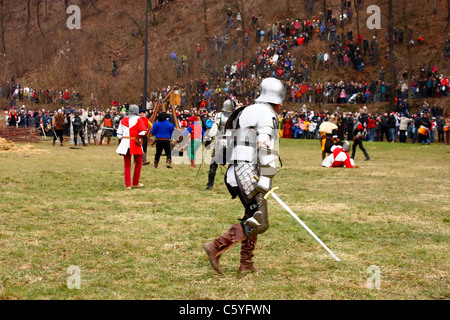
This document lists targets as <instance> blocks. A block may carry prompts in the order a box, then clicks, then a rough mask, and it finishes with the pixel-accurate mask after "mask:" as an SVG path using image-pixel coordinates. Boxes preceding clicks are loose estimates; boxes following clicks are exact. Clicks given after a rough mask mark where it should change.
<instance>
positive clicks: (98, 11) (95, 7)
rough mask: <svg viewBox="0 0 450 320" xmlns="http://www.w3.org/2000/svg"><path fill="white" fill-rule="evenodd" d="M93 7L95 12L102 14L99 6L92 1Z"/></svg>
mask: <svg viewBox="0 0 450 320" xmlns="http://www.w3.org/2000/svg"><path fill="white" fill-rule="evenodd" d="M91 5H92V6H93V7H94V9H95V11H97V13H100V10H98V8H97V6H96V5H95V2H94V0H91Z"/></svg>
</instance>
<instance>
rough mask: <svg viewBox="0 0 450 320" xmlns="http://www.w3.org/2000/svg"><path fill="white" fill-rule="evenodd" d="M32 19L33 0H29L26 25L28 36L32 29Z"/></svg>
mask: <svg viewBox="0 0 450 320" xmlns="http://www.w3.org/2000/svg"><path fill="white" fill-rule="evenodd" d="M30 19H31V0H27V24H26V26H25V36H28V32H29V31H30Z"/></svg>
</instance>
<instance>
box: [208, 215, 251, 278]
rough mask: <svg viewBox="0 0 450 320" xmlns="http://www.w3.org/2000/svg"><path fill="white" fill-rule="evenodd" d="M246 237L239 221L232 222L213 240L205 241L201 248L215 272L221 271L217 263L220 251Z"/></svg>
mask: <svg viewBox="0 0 450 320" xmlns="http://www.w3.org/2000/svg"><path fill="white" fill-rule="evenodd" d="M244 239H246V236H245V234H244V231H243V230H242V226H241V224H240V223H235V224H233V225H232V226H231V227H230V229H229V230H228V231H227V232H225V233H224V234H223V235H221V236H220V237H218V238H216V239H215V240H214V241H211V242H208V243H205V244H204V245H203V248H204V249H205V251H206V254H207V255H208V258H209V262H210V263H211V266H212V267H213V268H214V270H216V271H217V273H222V269H221V268H220V265H219V259H220V256H221V255H222V253H224V252H225V251H226V250H228V249H231V248H232V247H233V246H234V245H235V244H237V243H238V242H240V241H243V240H244Z"/></svg>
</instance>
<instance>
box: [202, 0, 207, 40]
mask: <svg viewBox="0 0 450 320" xmlns="http://www.w3.org/2000/svg"><path fill="white" fill-rule="evenodd" d="M206 12H207V10H206V0H203V19H204V24H205V34H206V35H208V16H207V14H206Z"/></svg>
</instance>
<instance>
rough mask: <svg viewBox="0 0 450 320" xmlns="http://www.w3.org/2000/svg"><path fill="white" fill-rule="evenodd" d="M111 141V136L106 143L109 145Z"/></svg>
mask: <svg viewBox="0 0 450 320" xmlns="http://www.w3.org/2000/svg"><path fill="white" fill-rule="evenodd" d="M110 142H111V138H110V137H108V140H107V141H106V144H108V145H109V143H110Z"/></svg>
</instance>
